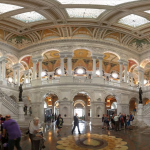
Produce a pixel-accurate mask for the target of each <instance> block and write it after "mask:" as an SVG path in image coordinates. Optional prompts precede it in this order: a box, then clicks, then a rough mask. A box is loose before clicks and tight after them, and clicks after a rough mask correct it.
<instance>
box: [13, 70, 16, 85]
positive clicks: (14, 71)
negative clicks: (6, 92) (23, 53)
mask: <svg viewBox="0 0 150 150" xmlns="http://www.w3.org/2000/svg"><path fill="white" fill-rule="evenodd" d="M13 78H14V79H13V80H14V83H15V84H16V69H13Z"/></svg>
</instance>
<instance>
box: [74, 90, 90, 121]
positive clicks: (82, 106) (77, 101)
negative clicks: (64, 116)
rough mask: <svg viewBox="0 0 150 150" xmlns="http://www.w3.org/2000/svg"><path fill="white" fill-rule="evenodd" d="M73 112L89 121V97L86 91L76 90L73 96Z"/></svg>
mask: <svg viewBox="0 0 150 150" xmlns="http://www.w3.org/2000/svg"><path fill="white" fill-rule="evenodd" d="M73 101H74V105H73V114H74V115H75V113H77V114H78V117H79V118H80V119H82V120H85V121H90V111H91V105H90V102H91V99H90V96H89V95H88V93H86V92H78V93H77V94H76V95H75V96H74V98H73Z"/></svg>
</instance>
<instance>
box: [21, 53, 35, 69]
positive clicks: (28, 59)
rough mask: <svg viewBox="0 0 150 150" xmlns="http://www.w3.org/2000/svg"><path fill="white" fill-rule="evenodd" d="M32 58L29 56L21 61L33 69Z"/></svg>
mask: <svg viewBox="0 0 150 150" xmlns="http://www.w3.org/2000/svg"><path fill="white" fill-rule="evenodd" d="M31 58H32V57H31V56H27V57H24V58H23V59H22V60H21V61H23V62H25V63H26V64H27V65H28V67H29V69H30V68H31V67H33V63H32V59H31Z"/></svg>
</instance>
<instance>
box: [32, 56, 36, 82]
mask: <svg viewBox="0 0 150 150" xmlns="http://www.w3.org/2000/svg"><path fill="white" fill-rule="evenodd" d="M32 62H33V77H32V78H33V80H35V79H36V64H37V60H35V59H32Z"/></svg>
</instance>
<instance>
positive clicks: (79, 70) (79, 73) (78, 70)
mask: <svg viewBox="0 0 150 150" xmlns="http://www.w3.org/2000/svg"><path fill="white" fill-rule="evenodd" d="M74 73H75V74H78V75H82V74H86V69H85V68H83V67H77V68H75V69H74Z"/></svg>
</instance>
